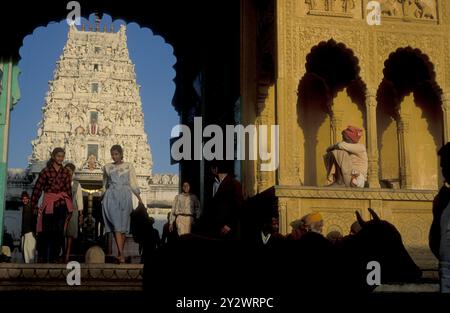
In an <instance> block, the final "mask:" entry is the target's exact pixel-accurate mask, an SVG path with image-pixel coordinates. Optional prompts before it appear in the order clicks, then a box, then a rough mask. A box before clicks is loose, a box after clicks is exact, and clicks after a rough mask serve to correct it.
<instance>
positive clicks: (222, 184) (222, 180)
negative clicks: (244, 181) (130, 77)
mask: <svg viewBox="0 0 450 313" xmlns="http://www.w3.org/2000/svg"><path fill="white" fill-rule="evenodd" d="M211 174H212V175H213V176H214V178H215V181H214V184H213V196H212V199H211V201H210V203H209V206H208V208H207V211H206V212H205V215H204V217H205V219H204V223H205V224H206V225H205V224H204V225H203V226H206V227H207V229H208V231H207V232H208V234H209V235H210V236H212V237H215V238H221V239H237V238H238V237H239V226H240V225H239V223H240V215H241V213H242V212H241V209H242V206H243V202H244V197H243V195H242V187H241V184H240V183H239V182H238V181H237V180H236V179H234V178H233V177H232V175H231V174H229V173H228V170H227V168H226V167H225V164H224V162H215V163H213V164H212V165H211Z"/></svg>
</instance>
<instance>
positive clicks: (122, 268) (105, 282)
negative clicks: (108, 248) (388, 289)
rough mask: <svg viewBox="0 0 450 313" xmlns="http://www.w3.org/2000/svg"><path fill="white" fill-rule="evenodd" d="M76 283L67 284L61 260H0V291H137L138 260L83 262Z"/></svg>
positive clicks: (140, 273)
mask: <svg viewBox="0 0 450 313" xmlns="http://www.w3.org/2000/svg"><path fill="white" fill-rule="evenodd" d="M80 265H81V273H80V283H81V284H80V285H79V286H77V285H74V286H70V285H68V284H67V280H66V277H67V274H68V273H69V272H70V270H68V269H67V268H66V265H65V264H15V263H1V264H0V291H13V290H23V291H39V290H48V291H56V290H60V291H65V290H70V291H88V290H98V291H99V290H101V291H139V290H142V271H143V266H142V265H141V264H120V265H115V264H83V263H81V264H80Z"/></svg>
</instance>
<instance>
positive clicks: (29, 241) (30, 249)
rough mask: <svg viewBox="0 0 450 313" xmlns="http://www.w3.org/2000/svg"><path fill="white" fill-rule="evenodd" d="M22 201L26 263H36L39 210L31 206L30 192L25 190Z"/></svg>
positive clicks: (23, 247)
mask: <svg viewBox="0 0 450 313" xmlns="http://www.w3.org/2000/svg"><path fill="white" fill-rule="evenodd" d="M20 198H21V201H22V241H21V246H22V254H23V259H24V262H25V263H34V257H35V250H36V238H35V233H36V217H37V211H36V210H34V209H33V208H32V207H31V203H30V196H29V195H28V192H26V191H23V192H22V195H21V196H20Z"/></svg>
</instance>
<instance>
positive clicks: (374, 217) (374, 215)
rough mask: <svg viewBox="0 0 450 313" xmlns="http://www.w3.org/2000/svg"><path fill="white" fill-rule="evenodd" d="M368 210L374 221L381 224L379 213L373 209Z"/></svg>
mask: <svg viewBox="0 0 450 313" xmlns="http://www.w3.org/2000/svg"><path fill="white" fill-rule="evenodd" d="M367 210H369V212H370V215H371V216H372V219H373V220H374V221H377V222H380V221H381V219H380V217H379V216H378V214H377V213H375V211H374V210H372V209H371V208H367Z"/></svg>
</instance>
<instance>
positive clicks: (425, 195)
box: [263, 185, 437, 202]
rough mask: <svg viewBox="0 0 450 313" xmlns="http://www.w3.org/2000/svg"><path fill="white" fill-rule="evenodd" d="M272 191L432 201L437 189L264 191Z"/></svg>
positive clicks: (289, 188) (296, 188)
mask: <svg viewBox="0 0 450 313" xmlns="http://www.w3.org/2000/svg"><path fill="white" fill-rule="evenodd" d="M271 191H272V192H274V193H275V196H276V197H294V198H331V199H358V200H367V199H369V200H399V201H405V200H406V201H409V200H413V201H424V202H429V201H433V199H434V197H435V196H436V194H437V190H405V189H377V188H358V189H356V188H331V187H310V186H283V185H276V186H273V187H271V188H269V189H268V190H266V191H263V193H265V192H271Z"/></svg>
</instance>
